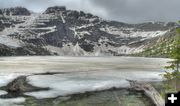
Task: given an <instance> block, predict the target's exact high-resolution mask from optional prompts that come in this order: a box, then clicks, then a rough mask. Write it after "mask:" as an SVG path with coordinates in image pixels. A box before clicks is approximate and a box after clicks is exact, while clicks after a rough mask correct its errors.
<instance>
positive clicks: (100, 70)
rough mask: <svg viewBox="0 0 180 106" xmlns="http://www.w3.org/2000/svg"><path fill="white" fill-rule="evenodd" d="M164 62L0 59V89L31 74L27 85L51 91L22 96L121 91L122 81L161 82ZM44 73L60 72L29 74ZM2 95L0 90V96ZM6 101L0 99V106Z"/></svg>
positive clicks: (151, 60)
mask: <svg viewBox="0 0 180 106" xmlns="http://www.w3.org/2000/svg"><path fill="white" fill-rule="evenodd" d="M167 61H169V59H163V58H143V57H60V56H44V57H1V58H0V86H4V85H6V84H7V83H8V82H10V81H12V80H13V79H14V78H16V77H17V76H20V75H31V76H28V81H29V83H30V84H32V85H34V86H38V87H49V88H51V89H50V90H49V91H39V92H28V93H25V95H29V96H33V97H36V98H38V99H43V98H54V97H57V96H66V95H70V94H75V93H80V92H81V93H83V92H86V91H97V90H103V89H109V88H112V87H118V88H124V87H128V86H129V83H128V82H127V81H126V79H131V80H139V81H161V80H162V77H161V76H160V74H162V73H163V72H164V71H165V70H164V66H166V65H167ZM46 72H60V73H58V74H54V75H32V74H34V73H46ZM5 93H6V92H5V91H1V92H0V95H1V94H5ZM16 99H17V98H16ZM22 99H23V98H22ZM11 100H12V99H11ZM18 100H19V99H18ZM23 100H24V99H23ZM6 101H7V100H3V99H0V102H1V103H3V102H6ZM12 101H16V100H12ZM19 101H20V100H19ZM16 102H17V101H16ZM21 102H22V101H21ZM1 103H0V104H1Z"/></svg>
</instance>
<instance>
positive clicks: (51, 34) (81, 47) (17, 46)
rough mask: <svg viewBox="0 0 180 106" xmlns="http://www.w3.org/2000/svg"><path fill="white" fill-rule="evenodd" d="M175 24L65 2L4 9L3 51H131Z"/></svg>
mask: <svg viewBox="0 0 180 106" xmlns="http://www.w3.org/2000/svg"><path fill="white" fill-rule="evenodd" d="M175 27H177V24H176V23H173V22H170V23H164V22H148V23H141V24H127V23H122V22H116V21H107V20H103V19H102V18H99V17H98V16H95V15H92V14H90V13H84V12H83V11H74V10H67V9H66V7H64V6H54V7H49V8H47V10H46V11H45V12H43V13H41V14H37V13H32V12H30V11H29V10H27V9H25V8H23V7H16V8H9V9H0V54H3V53H2V52H5V51H6V52H5V54H6V53H7V55H67V56H107V55H110V56H117V55H130V54H136V53H139V52H142V51H144V50H145V49H146V48H149V46H152V44H154V41H158V39H160V37H161V36H164V35H166V34H167V33H169V32H170V31H171V30H172V29H174V28H175ZM3 55H4V54H3Z"/></svg>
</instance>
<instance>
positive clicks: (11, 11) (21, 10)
mask: <svg viewBox="0 0 180 106" xmlns="http://www.w3.org/2000/svg"><path fill="white" fill-rule="evenodd" d="M0 10H1V12H2V13H3V15H6V16H10V15H12V16H14V15H25V16H29V15H31V12H30V11H29V10H28V9H27V8H25V7H20V6H19V7H11V8H2V9H0Z"/></svg>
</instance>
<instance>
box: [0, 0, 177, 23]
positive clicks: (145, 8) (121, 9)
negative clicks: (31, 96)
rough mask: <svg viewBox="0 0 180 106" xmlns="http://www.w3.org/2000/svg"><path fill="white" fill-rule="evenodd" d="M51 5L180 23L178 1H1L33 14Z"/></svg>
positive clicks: (107, 15)
mask: <svg viewBox="0 0 180 106" xmlns="http://www.w3.org/2000/svg"><path fill="white" fill-rule="evenodd" d="M54 5H60V6H61V5H62V6H66V7H67V8H68V9H75V10H83V11H85V12H90V13H93V14H95V15H98V16H100V17H102V18H104V19H107V20H117V21H121V22H127V23H141V22H147V21H177V20H180V0H0V8H6V7H14V6H24V7H27V8H28V9H30V10H32V11H36V12H42V11H44V10H45V9H46V8H47V7H49V6H54Z"/></svg>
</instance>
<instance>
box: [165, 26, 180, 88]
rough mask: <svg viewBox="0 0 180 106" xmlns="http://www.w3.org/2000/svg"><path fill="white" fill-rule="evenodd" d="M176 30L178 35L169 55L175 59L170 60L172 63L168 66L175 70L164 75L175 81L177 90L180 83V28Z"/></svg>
mask: <svg viewBox="0 0 180 106" xmlns="http://www.w3.org/2000/svg"><path fill="white" fill-rule="evenodd" d="M176 31H177V34H178V35H177V37H176V38H175V40H174V42H173V45H172V47H171V50H170V55H169V56H170V58H172V59H173V60H172V61H170V62H169V63H170V65H169V66H167V67H166V68H168V69H171V70H173V72H166V74H164V77H165V78H166V79H167V80H173V81H175V90H176V91H177V85H179V84H180V70H179V67H180V65H179V64H180V28H177V30H176ZM179 89H180V88H179Z"/></svg>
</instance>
